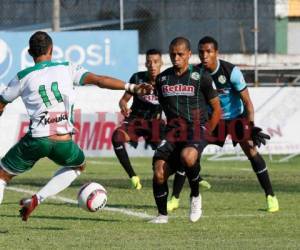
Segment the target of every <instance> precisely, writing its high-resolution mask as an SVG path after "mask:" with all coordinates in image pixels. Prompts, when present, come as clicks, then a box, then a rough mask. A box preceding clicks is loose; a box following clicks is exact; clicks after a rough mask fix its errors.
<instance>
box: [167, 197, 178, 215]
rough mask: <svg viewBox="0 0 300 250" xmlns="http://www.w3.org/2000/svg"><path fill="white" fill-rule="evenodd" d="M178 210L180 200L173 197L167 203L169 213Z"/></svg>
mask: <svg viewBox="0 0 300 250" xmlns="http://www.w3.org/2000/svg"><path fill="white" fill-rule="evenodd" d="M177 208H179V198H178V199H177V198H176V197H175V196H172V197H171V199H170V200H169V201H168V203H167V211H168V212H172V211H173V210H175V209H177Z"/></svg>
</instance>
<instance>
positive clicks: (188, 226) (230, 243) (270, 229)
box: [0, 158, 300, 249]
mask: <svg viewBox="0 0 300 250" xmlns="http://www.w3.org/2000/svg"><path fill="white" fill-rule="evenodd" d="M133 162H134V165H135V169H136V171H137V172H138V173H139V175H140V176H141V178H142V184H143V189H142V190H141V191H136V190H132V189H130V185H129V181H128V178H127V177H126V175H125V172H124V171H123V170H122V169H121V167H120V166H119V164H118V163H117V161H116V160H115V159H110V158H105V159H89V160H88V168H87V171H86V172H85V173H84V174H82V175H81V176H80V178H79V179H78V180H77V181H76V182H74V183H73V185H72V186H71V187H70V188H68V189H67V190H65V191H64V192H62V193H61V194H60V195H59V196H61V197H65V198H69V199H71V200H70V202H69V203H66V202H62V201H60V200H58V199H48V200H47V201H46V202H45V203H43V204H42V205H41V206H40V207H38V209H37V210H36V211H35V212H34V214H33V215H32V217H30V219H29V221H28V222H27V223H24V222H22V221H21V219H20V218H19V217H18V209H19V206H18V201H19V199H20V198H23V197H24V196H25V197H26V196H29V194H25V193H21V192H20V191H21V190H23V191H24V192H26V191H28V192H29V191H35V190H38V189H39V188H40V187H42V186H43V185H44V184H45V183H46V182H47V180H48V179H49V178H50V177H51V175H52V173H53V172H54V171H55V170H56V166H55V165H54V164H53V163H51V162H50V161H48V160H41V161H40V162H39V163H38V164H37V165H36V166H35V167H34V169H33V170H32V171H31V172H29V173H26V174H24V175H22V176H19V177H17V178H15V179H14V180H13V181H12V182H11V184H10V188H19V189H18V190H19V192H17V191H15V190H7V191H6V193H5V197H4V202H3V204H2V205H1V206H0V222H1V223H0V249H300V174H299V170H300V169H299V167H300V166H299V165H300V158H295V159H293V160H291V161H290V162H289V163H280V164H279V163H268V167H269V170H270V173H271V177H272V181H273V186H274V189H275V191H276V194H277V197H278V199H279V202H280V209H281V210H280V212H278V213H275V214H269V213H267V212H265V211H264V209H265V197H264V194H263V192H262V190H260V187H259V185H258V182H257V180H256V177H255V175H254V173H253V172H252V170H251V167H250V165H249V164H248V162H240V161H238V162H209V161H206V160H203V161H202V166H203V169H202V174H203V177H205V179H207V180H208V181H209V182H210V183H211V184H212V186H213V188H212V189H211V190H210V191H204V192H203V193H202V197H203V209H204V211H203V217H202V218H201V219H200V220H199V221H198V222H197V223H194V224H192V223H190V222H189V221H188V212H189V203H188V195H189V188H188V186H187V185H186V186H185V188H184V192H183V193H182V195H181V207H180V208H179V209H178V210H176V211H175V212H174V213H172V214H171V215H170V219H169V223H168V224H165V225H153V224H149V223H147V220H149V218H150V216H154V215H156V207H155V203H154V199H153V196H152V181H151V175H152V171H151V159H150V158H135V159H133ZM88 181H96V182H99V183H101V184H102V185H104V186H105V187H106V188H107V190H108V205H107V210H105V211H100V212H97V213H88V212H85V211H83V210H81V209H79V208H77V206H76V204H72V202H73V203H74V201H75V199H76V194H77V191H78V190H79V188H80V186H81V185H82V184H84V183H86V182H88Z"/></svg>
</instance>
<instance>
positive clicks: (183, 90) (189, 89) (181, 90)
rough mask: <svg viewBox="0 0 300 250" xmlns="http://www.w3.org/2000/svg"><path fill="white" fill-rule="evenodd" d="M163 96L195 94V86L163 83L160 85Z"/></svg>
mask: <svg viewBox="0 0 300 250" xmlns="http://www.w3.org/2000/svg"><path fill="white" fill-rule="evenodd" d="M161 89H162V94H163V96H176V95H184V96H194V95H195V87H194V86H192V85H182V84H176V85H163V86H162V87H161Z"/></svg>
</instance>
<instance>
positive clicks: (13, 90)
mask: <svg viewBox="0 0 300 250" xmlns="http://www.w3.org/2000/svg"><path fill="white" fill-rule="evenodd" d="M20 95H21V83H20V81H19V78H18V77H17V76H15V77H14V78H13V79H12V80H11V81H10V82H9V83H8V85H7V87H6V88H5V89H4V90H3V92H2V93H0V101H1V102H2V103H10V102H12V101H14V100H15V99H16V98H17V97H19V96H20Z"/></svg>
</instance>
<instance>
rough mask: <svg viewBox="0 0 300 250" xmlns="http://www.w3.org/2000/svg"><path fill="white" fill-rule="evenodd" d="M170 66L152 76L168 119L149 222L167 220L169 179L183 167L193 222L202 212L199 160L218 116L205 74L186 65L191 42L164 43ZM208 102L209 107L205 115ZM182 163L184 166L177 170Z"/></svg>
mask: <svg viewBox="0 0 300 250" xmlns="http://www.w3.org/2000/svg"><path fill="white" fill-rule="evenodd" d="M169 54H170V58H171V61H172V64H173V67H171V68H168V69H166V70H165V71H164V72H162V73H161V74H160V75H159V76H158V77H157V79H156V90H157V94H158V100H159V103H160V104H161V106H162V108H163V111H164V113H165V115H166V118H167V125H166V131H165V139H164V140H162V142H161V143H160V145H159V146H158V147H157V149H156V151H155V154H154V157H153V170H154V175H153V194H154V199H155V202H156V205H157V209H158V216H157V217H155V218H154V219H153V220H151V221H150V222H151V223H167V222H168V215H167V198H168V183H167V180H168V177H169V176H170V175H171V174H173V173H175V172H178V171H185V173H186V176H187V178H188V180H189V184H190V188H191V194H190V199H191V200H190V205H191V207H190V215H189V218H190V221H191V222H196V221H198V220H199V218H200V217H201V214H202V201H201V195H200V193H199V173H200V164H199V159H200V157H201V154H202V151H203V149H204V148H205V146H206V145H207V141H206V140H205V136H206V134H209V133H210V131H213V130H214V128H215V126H216V125H217V123H218V121H219V119H220V117H221V107H220V102H219V98H218V93H217V91H216V89H214V88H213V84H212V83H213V82H212V79H211V77H210V75H209V74H208V73H207V72H206V71H205V70H201V69H200V68H198V67H196V66H192V65H189V58H190V56H191V49H190V42H189V40H188V39H186V38H184V37H177V38H175V39H174V40H172V42H171V43H170V45H169ZM208 106H209V107H210V108H211V109H212V113H211V117H210V119H209V118H208ZM182 166H183V168H182Z"/></svg>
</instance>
